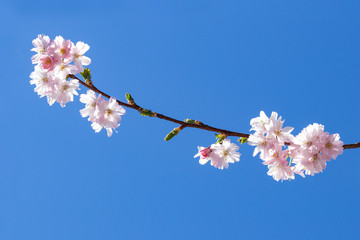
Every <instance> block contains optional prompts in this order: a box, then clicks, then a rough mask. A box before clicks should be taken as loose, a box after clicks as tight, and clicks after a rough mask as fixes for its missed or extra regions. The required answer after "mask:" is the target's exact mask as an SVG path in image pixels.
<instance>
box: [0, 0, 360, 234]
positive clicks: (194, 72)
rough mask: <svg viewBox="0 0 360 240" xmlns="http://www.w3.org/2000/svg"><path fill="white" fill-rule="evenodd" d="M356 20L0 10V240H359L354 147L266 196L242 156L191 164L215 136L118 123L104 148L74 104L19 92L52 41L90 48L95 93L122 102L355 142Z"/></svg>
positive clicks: (228, 8)
mask: <svg viewBox="0 0 360 240" xmlns="http://www.w3.org/2000/svg"><path fill="white" fill-rule="evenodd" d="M359 12H360V2H359V1H355V0H353V1H347V0H343V1H331V0H327V1H316V0H315V1H314V0H303V1H285V0H277V1H274V0H263V1H258V0H253V1H220V0H218V1H212V0H206V1H205V0H204V1H198V0H191V1H141V0H139V1H117V2H115V1H60V2H59V1H58V2H55V1H54V2H53V3H52V2H51V1H45V0H44V1H9V0H5V1H4V0H1V7H0V27H1V31H0V51H1V55H2V57H1V58H0V69H1V71H0V79H1V82H2V84H1V87H2V91H1V92H2V94H1V95H0V100H1V109H2V113H1V118H0V136H1V138H0V150H1V157H0V239H4V240H23V239H26V240H32V239H36V240H42V239H44V240H49V239H51V240H62V239H66V240H72V239H74V240H80V239H86V240H92V239H107V240H111V239H156V240H160V239H265V238H267V239H305V238H306V239H360V208H359V201H360V174H359V169H360V149H354V150H346V151H344V154H343V155H341V156H339V157H338V158H337V160H335V161H331V162H330V163H329V164H328V166H327V168H326V170H325V171H324V172H323V173H321V174H317V175H316V176H314V177H311V176H308V177H306V178H304V179H303V178H301V177H299V176H297V178H296V179H295V181H290V182H289V181H285V182H276V181H274V180H273V179H272V177H270V176H267V174H266V172H267V167H266V166H264V165H262V161H261V160H260V159H259V158H258V157H255V158H253V157H252V151H253V149H254V148H253V147H251V146H248V145H242V146H241V147H240V152H241V154H242V155H241V160H240V162H238V163H236V164H231V165H230V167H229V169H227V170H222V171H221V170H218V169H215V168H214V167H212V166H210V165H205V166H201V165H200V164H199V163H198V160H197V159H194V158H193V156H194V155H195V154H196V153H197V146H209V145H210V144H212V143H214V142H215V137H214V133H211V132H206V131H201V130H197V129H185V130H183V132H181V133H180V134H179V135H178V136H176V137H175V138H174V139H172V140H171V141H169V142H165V141H164V140H163V138H164V137H165V136H166V134H167V133H168V132H169V131H171V130H172V129H173V128H174V127H177V126H176V125H175V124H173V123H169V122H166V121H163V120H160V119H153V118H148V117H142V116H140V115H139V114H138V113H137V112H136V111H134V110H132V109H128V111H127V114H126V115H125V116H124V117H123V120H122V122H121V126H120V127H119V128H118V129H117V130H118V134H114V135H113V136H112V137H111V138H108V137H107V136H106V132H105V131H104V130H103V131H102V132H100V133H97V134H96V133H94V131H93V130H92V128H91V127H90V122H88V121H87V120H86V119H85V118H82V117H81V116H80V114H79V110H80V109H81V108H83V107H84V106H83V104H82V103H80V102H79V101H78V98H75V101H74V102H73V103H69V104H67V105H66V107H65V108H61V107H60V106H59V105H58V104H55V105H54V106H52V107H49V106H48V104H47V103H46V99H44V98H42V99H40V98H39V97H38V96H37V94H36V93H34V90H33V89H34V87H33V86H31V85H30V84H29V80H30V78H29V75H30V73H31V72H32V71H33V67H34V66H33V65H32V64H31V60H30V57H31V56H32V55H33V53H32V52H30V49H31V48H32V44H31V41H32V40H33V39H34V38H36V37H37V35H38V34H42V33H43V34H46V35H48V36H50V38H52V39H53V38H55V36H57V35H62V36H63V37H64V38H67V39H71V40H72V41H74V42H77V41H84V42H86V43H88V44H89V45H90V47H91V48H90V51H89V52H88V53H87V56H89V57H90V58H91V59H92V64H91V65H90V66H89V67H90V69H91V71H92V75H93V81H94V84H95V85H96V86H97V87H98V88H100V89H102V90H103V91H105V92H107V93H109V94H110V95H112V96H115V97H116V98H118V99H120V100H125V99H124V95H125V93H126V92H129V93H131V94H132V95H133V97H134V98H135V101H136V102H137V103H138V104H139V105H141V106H143V107H146V108H151V109H152V110H154V111H156V112H159V113H162V114H166V115H169V116H172V117H175V118H178V119H181V120H182V119H185V118H192V119H198V120H200V121H202V122H204V123H206V124H209V125H214V126H216V127H219V128H225V129H229V130H234V131H239V132H244V133H248V132H249V129H250V125H249V122H250V119H251V118H253V117H256V116H258V115H259V112H260V111H261V110H263V111H265V112H266V113H267V114H268V115H270V114H271V111H276V112H278V113H279V115H281V116H282V117H283V118H285V119H286V121H285V124H284V126H292V127H294V128H295V130H294V134H297V133H299V132H300V131H301V130H302V129H303V128H304V127H306V126H307V125H308V124H312V123H314V122H317V123H320V124H324V125H325V130H326V131H327V132H330V133H339V134H340V136H341V140H343V141H344V142H345V143H354V142H358V141H360V134H359V133H360V130H359V122H360V114H359V88H360V81H359V76H360V68H359V63H360V62H359V59H360V51H359V50H360V47H359V46H360V45H359V42H360V33H359V25H360V15H359ZM85 90H86V89H84V87H82V91H81V93H84V92H85ZM232 141H233V142H235V141H236V138H232Z"/></svg>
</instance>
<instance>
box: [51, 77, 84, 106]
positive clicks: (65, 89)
mask: <svg viewBox="0 0 360 240" xmlns="http://www.w3.org/2000/svg"><path fill="white" fill-rule="evenodd" d="M54 86H55V91H54V94H53V96H51V97H52V98H53V99H54V100H55V101H56V102H58V103H59V104H60V106H61V107H65V105H66V103H68V102H72V101H74V95H78V93H77V92H76V90H78V89H80V88H79V81H78V80H70V81H66V80H63V79H59V80H58V81H56V82H55V84H54Z"/></svg>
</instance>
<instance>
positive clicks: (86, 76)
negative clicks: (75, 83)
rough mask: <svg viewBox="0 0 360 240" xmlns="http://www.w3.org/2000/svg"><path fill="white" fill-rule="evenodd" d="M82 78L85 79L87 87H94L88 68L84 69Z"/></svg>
mask: <svg viewBox="0 0 360 240" xmlns="http://www.w3.org/2000/svg"><path fill="white" fill-rule="evenodd" d="M80 74H81V76H82V77H83V78H84V80H85V83H86V84H87V85H92V81H91V72H90V70H89V69H88V68H84V71H83V72H81V73H80Z"/></svg>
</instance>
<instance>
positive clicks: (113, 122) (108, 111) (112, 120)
mask: <svg viewBox="0 0 360 240" xmlns="http://www.w3.org/2000/svg"><path fill="white" fill-rule="evenodd" d="M125 113H126V110H125V109H124V108H123V107H122V106H120V105H119V104H118V102H117V101H116V99H115V98H113V97H111V98H110V100H109V101H99V102H97V104H96V108H95V112H94V116H95V117H94V122H93V124H91V126H92V127H93V129H94V130H95V132H99V131H100V130H101V129H102V128H105V129H106V131H107V135H108V137H111V135H112V133H113V130H115V128H117V127H119V126H120V121H121V115H124V114H125Z"/></svg>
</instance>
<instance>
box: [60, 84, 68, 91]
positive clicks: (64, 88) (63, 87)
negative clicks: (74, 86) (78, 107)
mask: <svg viewBox="0 0 360 240" xmlns="http://www.w3.org/2000/svg"><path fill="white" fill-rule="evenodd" d="M68 88H69V86H68V85H64V86H62V88H61V90H62V92H65V91H66V90H67V89H68Z"/></svg>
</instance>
